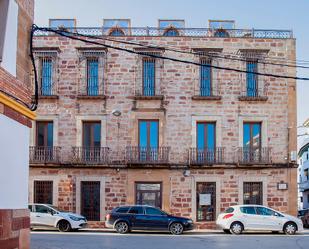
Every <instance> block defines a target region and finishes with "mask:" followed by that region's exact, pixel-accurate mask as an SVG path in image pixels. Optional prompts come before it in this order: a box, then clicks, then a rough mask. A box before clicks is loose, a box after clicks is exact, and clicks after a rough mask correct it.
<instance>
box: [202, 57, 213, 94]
mask: <svg viewBox="0 0 309 249" xmlns="http://www.w3.org/2000/svg"><path fill="white" fill-rule="evenodd" d="M201 64H202V66H200V94H201V96H211V95H212V70H211V67H209V66H211V59H208V58H203V59H201Z"/></svg>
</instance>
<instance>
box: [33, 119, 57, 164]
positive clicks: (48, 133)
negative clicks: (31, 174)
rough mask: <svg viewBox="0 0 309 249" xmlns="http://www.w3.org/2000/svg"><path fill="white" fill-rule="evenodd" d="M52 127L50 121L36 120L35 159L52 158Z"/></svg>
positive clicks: (47, 159)
mask: <svg viewBox="0 0 309 249" xmlns="http://www.w3.org/2000/svg"><path fill="white" fill-rule="evenodd" d="M53 129H54V127H53V122H52V121H38V122H37V123H36V149H35V153H34V157H35V158H34V159H35V160H37V161H50V160H52V159H53V143H54V137H53Z"/></svg>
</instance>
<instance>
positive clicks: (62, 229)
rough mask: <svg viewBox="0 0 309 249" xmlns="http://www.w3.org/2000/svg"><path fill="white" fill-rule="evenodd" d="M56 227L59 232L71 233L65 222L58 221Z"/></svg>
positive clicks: (69, 226)
mask: <svg viewBox="0 0 309 249" xmlns="http://www.w3.org/2000/svg"><path fill="white" fill-rule="evenodd" d="M57 227H58V230H59V231H60V232H69V231H71V225H70V223H69V222H68V221H66V220H61V221H59V222H58V225H57Z"/></svg>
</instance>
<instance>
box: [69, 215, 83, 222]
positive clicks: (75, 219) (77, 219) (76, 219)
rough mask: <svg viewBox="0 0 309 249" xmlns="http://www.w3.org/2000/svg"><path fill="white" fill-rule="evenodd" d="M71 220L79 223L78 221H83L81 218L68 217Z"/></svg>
mask: <svg viewBox="0 0 309 249" xmlns="http://www.w3.org/2000/svg"><path fill="white" fill-rule="evenodd" d="M69 217H70V219H71V220H74V221H80V220H83V218H79V217H76V216H71V215H70V216H69Z"/></svg>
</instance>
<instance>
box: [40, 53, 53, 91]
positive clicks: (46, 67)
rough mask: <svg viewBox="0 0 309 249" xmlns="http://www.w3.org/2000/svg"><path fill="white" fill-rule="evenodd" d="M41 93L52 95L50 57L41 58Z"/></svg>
mask: <svg viewBox="0 0 309 249" xmlns="http://www.w3.org/2000/svg"><path fill="white" fill-rule="evenodd" d="M41 95H44V96H50V95H53V60H52V58H50V57H47V58H45V57H43V58H42V59H41Z"/></svg>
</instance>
